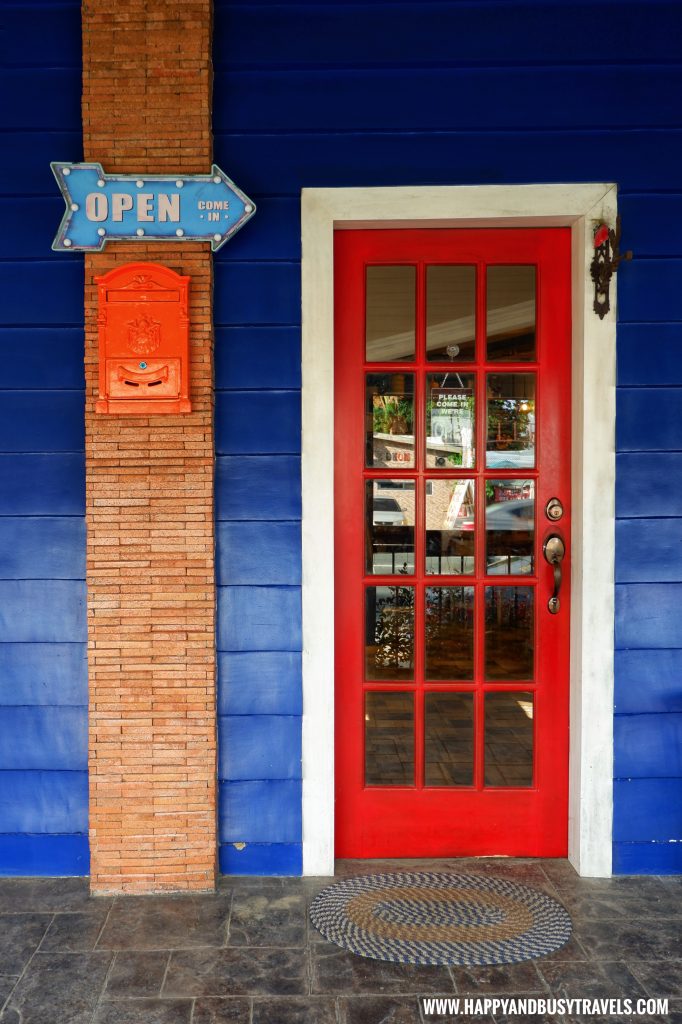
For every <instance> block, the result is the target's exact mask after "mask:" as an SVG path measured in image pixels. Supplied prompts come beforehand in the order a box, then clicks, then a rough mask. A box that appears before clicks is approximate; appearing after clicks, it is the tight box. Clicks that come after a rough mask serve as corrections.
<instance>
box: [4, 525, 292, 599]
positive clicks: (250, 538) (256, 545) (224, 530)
mask: <svg viewBox="0 0 682 1024" xmlns="http://www.w3.org/2000/svg"><path fill="white" fill-rule="evenodd" d="M0 536H1V535H0ZM216 555H217V581H218V585H219V586H230V585H232V586H234V585H236V584H248V583H252V584H260V585H263V584H271V583H275V584H276V583H284V584H300V582H301V527H300V525H299V523H267V522H259V523H219V524H218V527H217V551H216ZM1 564H2V562H1V559H0V566H1Z"/></svg>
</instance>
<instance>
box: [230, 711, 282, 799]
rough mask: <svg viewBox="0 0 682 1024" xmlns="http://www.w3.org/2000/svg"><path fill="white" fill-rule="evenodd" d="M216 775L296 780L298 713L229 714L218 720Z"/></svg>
mask: <svg viewBox="0 0 682 1024" xmlns="http://www.w3.org/2000/svg"><path fill="white" fill-rule="evenodd" d="M218 752H219V758H218V778H219V779H221V780H230V781H231V782H234V781H236V780H239V779H300V778H301V719H300V717H299V716H298V715H230V716H226V717H222V716H221V717H220V718H219V719H218Z"/></svg>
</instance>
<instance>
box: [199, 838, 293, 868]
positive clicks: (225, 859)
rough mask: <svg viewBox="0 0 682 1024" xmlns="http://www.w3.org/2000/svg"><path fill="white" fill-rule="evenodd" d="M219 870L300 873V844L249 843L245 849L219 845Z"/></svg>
mask: <svg viewBox="0 0 682 1024" xmlns="http://www.w3.org/2000/svg"><path fill="white" fill-rule="evenodd" d="M240 845H241V844H240ZM219 859H220V871H221V872H222V873H223V874H226V875H300V874H302V873H303V847H302V845H301V843H247V845H246V846H245V847H244V848H243V849H237V848H236V847H235V846H234V845H233V844H231V843H226V844H224V845H222V846H220V847H219Z"/></svg>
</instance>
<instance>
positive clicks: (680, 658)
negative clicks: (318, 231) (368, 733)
mask: <svg viewBox="0 0 682 1024" xmlns="http://www.w3.org/2000/svg"><path fill="white" fill-rule="evenodd" d="M681 33H682V8H681V7H680V4H679V3H678V2H677V0H669V2H659V0H634V2H631V0H628V2H626V3H624V2H622V0H599V2H596V0H593V2H589V0H587V2H581V3H575V2H562V0H526V2H515V0H509V2H507V0H478V2H471V3H463V2H459V0H452V2H443V0H440V2H432V0H421V2H413V3H387V2H381V0H374V2H373V0H366V2H365V3H357V4H352V5H349V4H343V3H335V2H323V0H308V2H300V3H297V4H292V3H278V4H271V3H270V2H268V0H249V2H248V3H246V2H242V3H240V2H233V0H216V17H215V42H214V61H215V68H216V76H215V102H214V130H215V140H216V160H217V162H218V163H219V164H220V165H221V166H223V167H224V168H225V169H226V170H227V171H228V173H229V174H230V175H231V176H232V177H233V178H234V179H235V181H237V182H238V183H239V184H240V185H241V186H242V187H243V188H244V189H245V190H246V191H247V193H248V194H249V195H252V196H253V197H254V199H255V200H256V202H257V203H258V207H259V210H258V214H257V216H256V218H255V219H254V220H253V221H252V222H251V223H250V224H249V225H248V227H247V228H246V229H245V230H244V231H243V232H241V233H240V234H239V235H238V236H237V237H236V238H235V239H234V240H233V241H232V242H230V243H229V245H228V246H226V247H225V249H223V250H222V251H221V253H220V254H219V257H218V259H217V262H216V322H217V327H218V331H217V339H216V341H217V359H218V364H217V388H218V396H217V398H218V425H217V449H218V456H219V458H218V462H219V469H218V494H217V509H218V513H217V514H218V519H219V543H218V551H219V565H220V569H219V573H220V576H219V583H220V587H221V589H220V604H219V619H220V629H219V648H220V651H221V655H220V713H221V719H220V722H221V738H222V740H223V743H222V745H221V780H222V781H221V840H222V843H223V845H222V847H221V855H222V857H221V860H222V865H223V870H229V871H246V872H249V871H272V872H278V871H290V870H291V871H293V870H295V869H296V868H297V867H298V865H299V859H298V857H299V853H298V851H299V847H298V845H297V844H298V843H299V842H300V764H299V761H298V755H299V736H300V728H299V726H300V723H299V716H300V710H301V708H300V700H301V693H300V663H299V656H298V651H299V650H300V611H299V590H298V587H299V583H300V562H299V532H298V518H299V515H300V504H299V502H300V494H299V460H298V450H299V440H298V428H299V422H298V415H299V395H298V388H299V378H298V367H299V361H300V349H299V345H300V335H299V321H300V290H299V289H300V285H299V270H300V268H299V259H300V224H299V202H300V190H301V188H302V187H306V186H344V185H345V186H368V185H411V184H414V185H429V184H448V185H452V184H486V183H520V182H563V181H575V182H580V181H616V182H618V183H619V185H620V190H621V191H620V209H621V212H622V216H623V228H624V242H625V244H626V246H627V247H628V248H632V249H634V251H635V254H636V258H635V260H634V262H633V263H632V264H631V265H628V266H626V267H624V268H623V270H622V271H621V274H620V275H619V278H620V279H619V297H620V306H619V335H618V346H619V391H618V485H617V486H618V511H617V514H618V523H617V543H618V568H617V577H618V593H617V607H618V614H617V626H616V646H617V648H618V651H617V656H616V709H615V710H616V720H615V730H616V750H615V753H616V761H615V764H616V780H615V783H614V798H615V826H614V840H615V841H614V864H615V870H616V871H619V872H629V871H632V872H655V871H680V870H682V842H680V841H679V840H680V839H682V809H681V806H680V792H681V789H682V765H681V755H680V749H681V744H682V390H681V388H682V354H681V353H682V348H681V346H682V324H681V322H682V287H680V284H681V282H682V187H681V186H680V175H679V168H680V165H681V163H682V129H680V128H679V118H678V117H677V116H676V111H677V110H678V109H679V108H680V103H681V101H682V69H681V67H680V53H679V40H680V37H681ZM249 623H250V626H249ZM674 839H677V840H678V842H677V843H675V842H672V840H674ZM233 843H246V844H247V845H246V848H245V849H244V850H243V851H241V852H240V851H238V850H237V849H236V848H235V847H234V846H233V845H231V844H233Z"/></svg>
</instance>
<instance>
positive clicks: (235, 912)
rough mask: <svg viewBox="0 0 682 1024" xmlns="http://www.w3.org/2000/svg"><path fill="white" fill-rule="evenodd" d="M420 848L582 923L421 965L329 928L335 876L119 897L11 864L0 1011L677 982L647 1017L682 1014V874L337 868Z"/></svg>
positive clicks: (349, 1000)
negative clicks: (525, 952) (363, 949)
mask: <svg viewBox="0 0 682 1024" xmlns="http://www.w3.org/2000/svg"><path fill="white" fill-rule="evenodd" d="M415 863H418V864H419V866H420V867H423V868H424V869H426V868H428V869H431V870H447V869H449V870H466V871H469V872H471V871H474V872H478V873H494V874H497V875H502V876H505V877H508V878H513V879H515V880H517V881H519V882H524V883H526V884H528V885H532V886H536V887H537V888H541V889H544V890H545V891H547V892H549V893H551V894H552V895H553V896H555V897H557V898H558V899H559V900H560V901H561V902H562V903H563V904H564V906H565V907H566V908H567V909H568V911H569V912H570V914H571V917H572V918H573V922H574V928H575V934H574V937H573V938H572V939H571V941H570V943H569V944H568V945H567V946H565V947H564V949H562V950H560V951H559V952H557V953H555V954H553V955H551V956H549V957H546V958H544V959H541V960H536V961H533V962H528V963H524V964H517V965H514V966H509V967H494V968H476V969H465V968H458V967H454V968H447V967H413V966H409V965H401V964H389V963H380V962H378V961H373V960H366V959H362V958H361V957H356V956H353V955H352V954H351V953H347V952H345V951H343V950H341V949H339V948H338V947H336V946H333V945H330V944H329V943H327V942H325V941H324V940H323V939H322V938H321V936H319V935H318V934H317V932H315V930H314V929H313V928H312V926H310V925H309V923H308V917H307V905H308V903H309V901H310V898H311V897H312V896H313V895H314V893H315V892H317V891H318V890H319V889H320V888H323V887H324V886H325V885H328V884H329V879H300V878H298V879H297V878H293V879H291V878H287V879H272V878H265V879H263V878H223V879H222V880H221V883H220V887H219V890H218V892H217V893H216V894H215V895H213V894H212V895H206V896H179V897H172V896H152V897H141V896H129V897H118V898H115V899H114V898H101V897H99V898H91V897H89V896H88V886H87V881H86V880H82V879H21V880H17V879H1V880H0V1007H2V1006H3V1005H4V1010H3V1012H2V1015H1V1016H0V1024H228V1022H229V1024H418V1022H420V1021H421V1020H422V1018H421V1017H420V1010H419V998H418V997H419V996H420V995H431V994H439V995H441V994H442V995H447V996H454V995H456V994H457V995H460V996H465V995H478V996H485V995H499V994H505V995H514V996H521V995H524V994H528V995H538V996H543V995H545V996H546V995H557V996H566V997H573V996H575V997H583V998H609V997H613V998H621V999H622V998H626V997H631V998H633V999H636V998H640V997H646V996H651V997H657V996H658V997H664V996H666V997H670V1011H671V1012H670V1014H669V1016H667V1017H666V1018H656V1017H647V1018H642V1017H639V1018H637V1020H638V1021H640V1022H642V1024H644V1021H647V1024H648V1022H650V1021H659V1020H665V1021H667V1022H668V1024H680V1022H682V914H681V911H682V876H677V877H670V878H653V877H647V878H615V879H608V880H588V879H580V878H578V877H577V875H576V874H575V872H574V871H573V869H572V868H571V867H570V865H569V864H567V863H566V862H565V861H530V860H523V861H522V860H515V861H509V860H499V859H495V860H467V861H453V860H450V861H428V862H425V861H419V862H414V861H410V862H396V861H392V862H390V863H388V864H386V863H379V862H376V861H375V862H372V861H363V862H358V861H355V862H342V863H339V865H338V873H339V875H349V874H359V873H361V872H369V871H376V870H391V869H394V868H395V867H397V866H400V865H401V864H402V865H404V866H408V864H409V865H410V866H413V865H414V864H415ZM424 1019H425V1020H429V1021H436V1020H440V1021H453V1020H456V1019H457V1020H467V1021H479V1022H480V1021H484V1020H485V1021H487V1022H491V1021H492V1020H493V1018H492V1017H488V1018H484V1017H475V1018H474V1017H460V1018H455V1017H453V1016H445V1017H439V1018H438V1017H432V1016H430V1017H428V1018H424ZM494 1019H495V1022H496V1024H507V1021H509V1020H511V1019H512V1018H508V1017H504V1016H496V1017H495V1018H494ZM516 1019H518V1018H516ZM524 1019H525V1020H531V1021H533V1020H534V1021H540V1020H541V1018H539V1017H535V1018H524ZM551 1019H552V1018H542V1020H543V1021H545V1022H548V1021H549V1020H551ZM555 1019H556V1018H555ZM589 1019H590V1020H592V1021H594V1020H595V1019H596V1018H594V1017H591V1018H589ZM624 1019H625V1018H617V1017H610V1018H608V1020H609V1021H611V1022H612V1024H616V1022H618V1021H622V1020H624Z"/></svg>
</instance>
